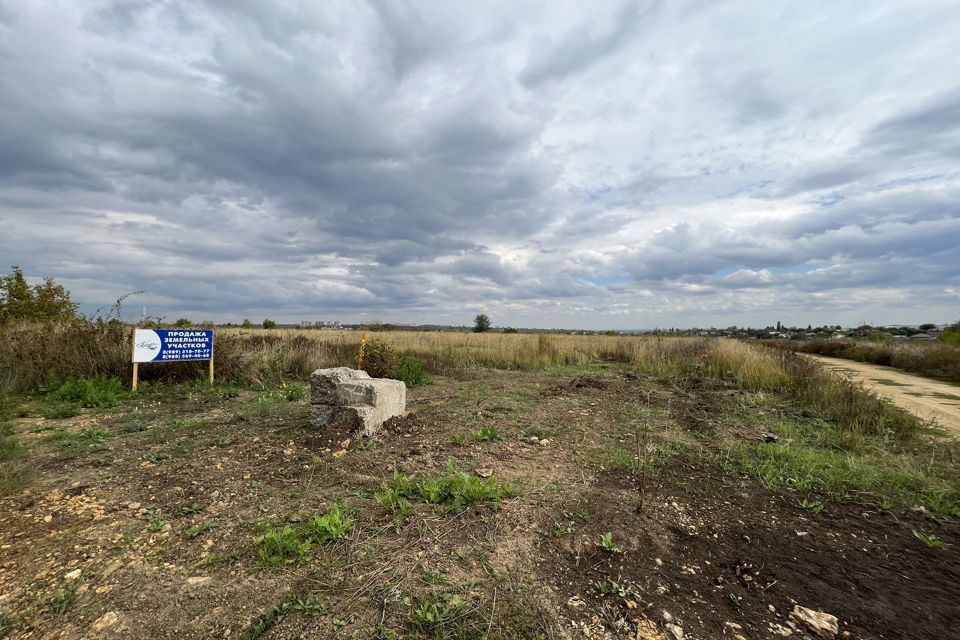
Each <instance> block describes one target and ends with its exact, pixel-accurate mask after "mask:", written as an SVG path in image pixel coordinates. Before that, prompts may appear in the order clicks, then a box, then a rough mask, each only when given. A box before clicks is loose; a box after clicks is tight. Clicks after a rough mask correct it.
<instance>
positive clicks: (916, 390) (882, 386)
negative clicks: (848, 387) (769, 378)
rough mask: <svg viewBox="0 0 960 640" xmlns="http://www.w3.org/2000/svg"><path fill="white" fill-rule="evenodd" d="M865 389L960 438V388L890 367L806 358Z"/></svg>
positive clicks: (811, 356)
mask: <svg viewBox="0 0 960 640" xmlns="http://www.w3.org/2000/svg"><path fill="white" fill-rule="evenodd" d="M805 355H807V356H808V357H810V358H814V359H816V360H818V361H819V362H821V363H823V364H824V365H826V366H827V367H828V368H830V369H833V370H834V371H836V372H838V373H841V374H843V375H846V376H849V377H851V378H854V379H855V380H859V381H860V382H863V384H864V386H866V387H867V388H869V389H871V390H873V391H876V392H877V393H878V394H879V395H881V396H883V397H885V398H889V399H890V400H891V401H892V402H893V403H894V404H896V405H897V406H899V407H902V408H904V409H906V410H907V411H910V412H911V413H914V414H916V415H918V416H920V417H921V418H925V419H928V420H935V421H936V422H937V424H938V425H940V426H941V427H943V428H944V429H946V430H947V431H949V432H950V433H952V434H953V435H955V436H958V437H960V387H958V386H955V385H952V384H950V383H948V382H938V381H936V380H931V379H929V378H921V377H920V376H915V375H912V374H909V373H904V372H903V371H900V370H898V369H893V368H891V367H881V366H879V365H875V364H867V363H864V362H855V361H853V360H843V359H841V358H826V357H824V356H814V355H809V354H805Z"/></svg>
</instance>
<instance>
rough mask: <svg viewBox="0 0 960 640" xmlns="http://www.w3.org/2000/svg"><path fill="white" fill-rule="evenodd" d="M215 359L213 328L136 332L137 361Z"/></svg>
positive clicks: (135, 350)
mask: <svg viewBox="0 0 960 640" xmlns="http://www.w3.org/2000/svg"><path fill="white" fill-rule="evenodd" d="M212 359H213V331H212V330H203V329H137V330H136V331H135V332H134V336H133V361H134V362H183V361H186V360H212Z"/></svg>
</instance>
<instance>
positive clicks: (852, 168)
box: [0, 0, 960, 328]
mask: <svg viewBox="0 0 960 640" xmlns="http://www.w3.org/2000/svg"><path fill="white" fill-rule="evenodd" d="M958 34H960V5H958V4H957V3H956V2H936V1H929V2H920V1H914V0H911V1H910V2H901V1H898V0H894V1H889V2H863V1H857V2H838V1H836V0H830V1H823V2H812V1H811V2H789V3H788V2H769V1H767V0H757V1H755V2H714V1H712V0H711V1H706V0H700V1H693V2H679V1H675V0H670V1H669V2H666V1H664V2H647V1H639V2H632V1H622V0H617V1H613V2H590V3H583V2H580V1H574V2H558V1H557V0H550V1H548V2H542V3H539V2H528V3H516V2H494V1H484V2H449V1H446V0H442V1H438V2H402V1H399V0H398V1H388V0H383V1H379V0H369V1H368V2H360V1H354V2H343V3H337V2H310V1H307V0H304V1H302V2H267V1H266V0H231V1H229V2H217V1H213V0H211V1H209V2H201V1H199V0H196V1H187V0H183V1H180V0H123V1H115V2H107V1H103V2H96V1H92V0H69V1H64V2H55V1H50V2H39V1H38V2H31V1H27V0H0V267H2V268H4V269H5V268H6V267H7V265H13V264H18V265H20V266H22V267H23V269H24V271H25V272H26V273H27V274H28V275H30V276H33V277H39V276H43V275H49V276H53V277H55V278H56V279H58V280H59V281H62V282H63V283H65V284H66V285H67V286H68V288H70V289H71V290H72V291H73V293H74V297H75V298H76V299H78V300H79V301H81V302H83V303H84V308H85V309H87V310H91V309H94V308H96V307H98V306H101V305H109V304H110V302H111V301H113V300H114V299H116V298H117V297H118V296H120V295H122V294H123V293H125V292H129V291H133V290H138V289H143V290H145V291H146V293H145V294H143V295H139V296H137V297H135V298H133V299H131V304H132V308H130V309H129V312H130V313H131V314H133V313H138V312H139V309H140V305H141V304H146V305H147V307H148V312H149V313H150V314H151V315H162V316H166V317H167V318H168V319H173V318H177V317H180V316H188V317H190V318H192V319H194V320H203V319H212V320H215V321H228V320H233V321H238V320H240V319H242V318H244V317H249V318H251V319H254V320H260V319H262V318H264V317H270V318H273V319H276V320H279V321H298V320H302V319H311V320H320V319H328V320H331V319H340V320H343V321H359V320H374V319H380V320H383V321H394V322H439V323H469V322H471V319H472V317H473V316H474V315H475V314H476V313H478V312H481V311H482V312H486V313H488V314H489V315H490V316H491V318H492V319H493V321H494V324H498V325H517V326H530V327H553V326H563V327H581V328H649V327H657V326H660V327H664V326H708V325H716V326H727V325H730V324H737V325H745V324H752V325H766V324H770V323H775V322H776V321H778V320H779V321H782V322H784V323H785V324H794V323H796V324H801V325H806V324H808V323H813V324H820V323H831V324H834V323H841V324H853V323H859V322H861V321H867V322H873V323H877V324H880V323H898V322H902V323H920V322H945V321H953V320H956V319H957V318H960V75H958V63H960V37H958Z"/></svg>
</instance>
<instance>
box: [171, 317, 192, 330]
mask: <svg viewBox="0 0 960 640" xmlns="http://www.w3.org/2000/svg"><path fill="white" fill-rule="evenodd" d="M173 326H175V327H182V328H186V327H192V326H193V323H192V322H190V319H189V318H179V319H177V321H176V322H174V323H173Z"/></svg>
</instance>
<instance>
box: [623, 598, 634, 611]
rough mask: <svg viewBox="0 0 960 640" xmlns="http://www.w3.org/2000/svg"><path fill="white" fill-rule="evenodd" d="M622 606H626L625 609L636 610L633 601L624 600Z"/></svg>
mask: <svg viewBox="0 0 960 640" xmlns="http://www.w3.org/2000/svg"><path fill="white" fill-rule="evenodd" d="M623 604H625V605H626V606H627V609H636V608H637V603H636V602H634V601H633V600H624V601H623Z"/></svg>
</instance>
